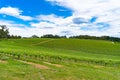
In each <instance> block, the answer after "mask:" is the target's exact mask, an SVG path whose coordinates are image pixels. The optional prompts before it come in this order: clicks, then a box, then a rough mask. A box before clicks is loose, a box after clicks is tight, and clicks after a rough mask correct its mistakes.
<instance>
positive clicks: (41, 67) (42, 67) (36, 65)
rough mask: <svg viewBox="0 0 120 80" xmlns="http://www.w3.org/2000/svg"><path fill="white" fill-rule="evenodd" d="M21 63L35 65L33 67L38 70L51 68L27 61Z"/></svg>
mask: <svg viewBox="0 0 120 80" xmlns="http://www.w3.org/2000/svg"><path fill="white" fill-rule="evenodd" d="M19 61H20V62H23V63H26V64H30V65H33V66H35V67H36V68H40V69H49V67H47V66H44V65H41V64H37V63H33V62H27V61H22V60H19Z"/></svg>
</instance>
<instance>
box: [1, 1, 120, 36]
mask: <svg viewBox="0 0 120 80" xmlns="http://www.w3.org/2000/svg"><path fill="white" fill-rule="evenodd" d="M0 25H6V26H7V27H8V28H9V32H10V34H11V35H20V36H23V37H30V36H32V35H38V36H42V35H44V34H54V35H55V34H56V35H61V36H64V35H66V36H75V35H91V36H104V35H106V36H114V37H120V0H0Z"/></svg>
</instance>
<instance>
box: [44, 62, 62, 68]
mask: <svg viewBox="0 0 120 80" xmlns="http://www.w3.org/2000/svg"><path fill="white" fill-rule="evenodd" d="M44 63H45V64H48V65H52V66H55V67H60V68H61V67H63V65H60V64H52V63H49V62H44Z"/></svg>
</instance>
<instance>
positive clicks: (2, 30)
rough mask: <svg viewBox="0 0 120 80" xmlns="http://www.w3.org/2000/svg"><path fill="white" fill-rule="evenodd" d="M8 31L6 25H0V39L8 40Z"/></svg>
mask: <svg viewBox="0 0 120 80" xmlns="http://www.w3.org/2000/svg"><path fill="white" fill-rule="evenodd" d="M8 36H9V31H8V28H7V27H6V25H0V38H8Z"/></svg>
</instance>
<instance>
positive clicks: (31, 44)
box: [31, 39, 55, 46]
mask: <svg viewBox="0 0 120 80" xmlns="http://www.w3.org/2000/svg"><path fill="white" fill-rule="evenodd" d="M54 40H55V39H50V40H45V41H42V42H39V43H36V44H31V46H35V45H39V44H44V43H47V42H50V41H54Z"/></svg>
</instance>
